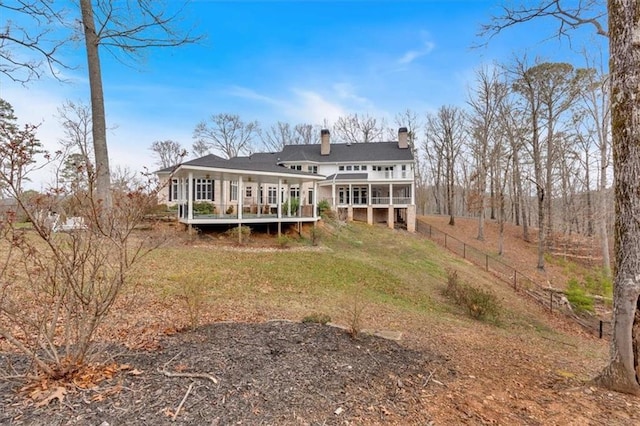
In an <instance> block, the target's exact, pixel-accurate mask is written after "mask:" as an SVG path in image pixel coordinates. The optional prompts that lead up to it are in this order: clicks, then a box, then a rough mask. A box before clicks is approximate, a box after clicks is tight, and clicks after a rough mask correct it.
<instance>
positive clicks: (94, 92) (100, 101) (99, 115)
mask: <svg viewBox="0 0 640 426" xmlns="http://www.w3.org/2000/svg"><path fill="white" fill-rule="evenodd" d="M80 8H81V12H82V24H83V26H84V40H85V46H86V49H87V65H88V68H89V87H90V91H91V119H92V126H93V128H92V136H93V151H94V155H95V160H96V164H95V167H96V170H95V172H96V176H95V191H96V193H95V195H96V198H95V199H96V201H97V202H98V203H101V204H102V207H105V208H109V207H110V206H111V195H110V194H111V192H110V187H111V175H110V170H109V153H108V151H107V125H106V117H105V110H104V94H103V91H102V71H101V67H100V56H99V54H98V47H99V38H98V35H97V33H96V27H95V21H94V17H93V7H92V5H91V0H80Z"/></svg>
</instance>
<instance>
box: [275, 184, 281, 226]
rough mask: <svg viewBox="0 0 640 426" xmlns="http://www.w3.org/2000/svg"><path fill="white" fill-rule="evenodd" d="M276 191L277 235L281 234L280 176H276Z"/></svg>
mask: <svg viewBox="0 0 640 426" xmlns="http://www.w3.org/2000/svg"><path fill="white" fill-rule="evenodd" d="M277 191H278V193H277V195H276V201H277V204H276V210H277V212H278V237H280V236H281V235H282V178H278V189H277Z"/></svg>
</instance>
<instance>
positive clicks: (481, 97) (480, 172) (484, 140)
mask: <svg viewBox="0 0 640 426" xmlns="http://www.w3.org/2000/svg"><path fill="white" fill-rule="evenodd" d="M507 91H508V87H507V85H506V83H505V82H504V81H502V77H501V76H500V75H499V73H498V70H497V68H493V69H492V70H489V69H487V68H486V67H485V68H480V69H479V70H477V71H476V87H475V88H474V89H473V92H472V93H471V94H470V96H469V100H468V101H467V104H468V105H469V107H470V108H471V113H470V119H469V122H470V123H469V124H470V127H471V131H472V135H473V136H472V152H473V154H474V157H475V162H476V167H477V170H476V173H475V181H476V183H477V194H478V197H479V206H478V211H479V215H478V235H477V238H478V240H484V219H485V217H484V216H485V198H486V197H485V193H486V188H487V178H488V176H487V174H488V171H489V169H490V166H491V164H492V163H493V164H495V161H496V158H495V157H494V156H492V155H490V154H492V153H494V154H499V153H500V152H499V151H501V150H500V149H498V148H497V145H498V144H499V142H500V135H499V134H498V131H499V129H498V127H497V124H498V119H499V116H500V108H501V106H502V103H503V101H504V98H505V96H506V95H507ZM492 169H493V168H492ZM498 173H499V171H498ZM492 188H493V182H492Z"/></svg>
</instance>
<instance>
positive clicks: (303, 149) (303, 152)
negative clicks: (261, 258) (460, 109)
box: [156, 127, 416, 232]
mask: <svg viewBox="0 0 640 426" xmlns="http://www.w3.org/2000/svg"><path fill="white" fill-rule="evenodd" d="M414 166H415V163H414V159H413V153H412V150H411V149H410V147H409V143H408V134H407V129H406V128H404V127H401V128H400V129H399V130H398V141H397V142H376V143H360V144H331V141H330V133H329V131H328V130H322V131H321V141H320V144H314V145H287V146H285V147H284V149H283V150H282V151H281V152H274V153H256V154H252V155H250V156H248V157H236V158H232V159H228V160H227V159H223V158H220V157H218V156H216V155H212V154H210V155H207V156H204V157H201V158H197V159H195V160H191V161H187V162H185V163H182V164H179V165H177V166H174V167H170V168H166V169H162V170H159V171H158V172H156V173H157V174H158V177H159V179H161V181H162V180H166V179H171V183H170V184H169V185H167V186H166V187H165V189H164V190H163V191H162V192H161V194H160V195H159V199H160V200H159V201H160V202H161V203H167V204H168V205H177V210H178V220H179V221H180V222H182V223H185V224H187V225H189V226H191V225H195V226H197V225H213V224H226V225H245V224H246V225H251V224H271V223H276V224H278V229H280V225H281V224H282V223H304V222H316V221H317V220H318V219H319V216H318V209H317V206H318V202H319V201H321V200H326V201H327V202H328V203H329V205H330V207H331V208H332V209H333V210H335V211H337V212H338V214H339V215H342V216H343V217H345V218H346V219H348V220H359V221H366V222H367V223H369V224H373V223H377V222H385V223H387V225H388V226H389V227H392V228H393V227H394V226H395V225H396V223H404V224H406V227H407V230H408V231H410V232H415V221H416V208H415V182H414Z"/></svg>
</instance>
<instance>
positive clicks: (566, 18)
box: [480, 0, 608, 38]
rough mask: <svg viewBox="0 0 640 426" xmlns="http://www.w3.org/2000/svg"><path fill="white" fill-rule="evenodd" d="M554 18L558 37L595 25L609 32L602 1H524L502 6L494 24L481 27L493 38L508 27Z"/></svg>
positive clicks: (599, 29) (599, 31)
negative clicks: (558, 23) (557, 23)
mask: <svg viewBox="0 0 640 426" xmlns="http://www.w3.org/2000/svg"><path fill="white" fill-rule="evenodd" d="M540 18H554V19H556V20H558V21H559V22H560V25H558V28H557V35H558V36H559V37H560V36H563V37H570V32H571V31H572V30H575V29H576V28H578V27H581V26H584V25H590V26H592V27H593V28H594V29H595V31H596V33H597V34H599V35H602V36H606V35H607V34H608V31H607V25H606V20H607V11H606V10H605V8H604V5H603V2H602V0H580V1H578V2H577V3H576V2H571V3H570V2H569V1H567V0H541V1H539V2H536V3H531V2H527V1H523V2H521V3H520V4H513V3H509V4H508V5H504V6H502V8H501V10H500V13H499V14H497V15H494V16H492V17H491V22H490V23H488V24H484V25H482V26H481V31H480V35H481V36H485V37H489V38H490V37H493V36H495V35H497V34H498V33H500V32H502V31H503V30H505V29H506V28H510V27H513V26H515V25H520V24H523V23H525V22H529V21H531V20H534V19H540Z"/></svg>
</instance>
